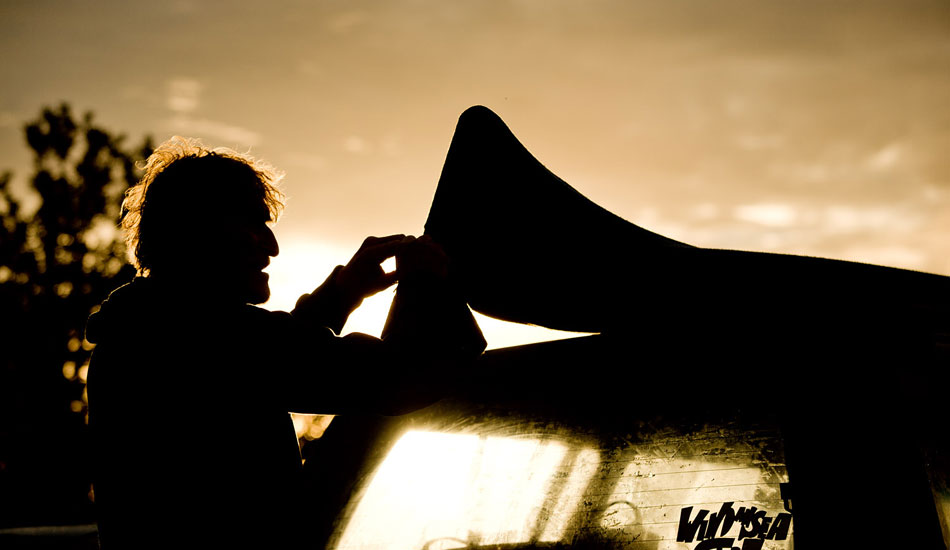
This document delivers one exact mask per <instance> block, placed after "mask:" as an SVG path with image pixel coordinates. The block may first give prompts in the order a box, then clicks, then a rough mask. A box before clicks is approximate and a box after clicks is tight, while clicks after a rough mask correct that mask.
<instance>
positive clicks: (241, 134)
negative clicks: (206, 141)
mask: <svg viewBox="0 0 950 550" xmlns="http://www.w3.org/2000/svg"><path fill="white" fill-rule="evenodd" d="M166 127H167V129H168V130H171V131H172V132H175V133H180V134H183V135H186V136H189V137H198V138H215V139H217V140H220V141H224V142H226V143H225V144H224V145H227V146H248V147H251V146H255V145H258V144H260V142H261V135H260V134H259V133H257V132H255V131H253V130H249V129H247V128H242V127H240V126H235V125H233V124H228V123H226V122H218V121H215V120H208V119H205V118H191V117H188V116H186V115H176V116H174V117H172V119H171V120H169V121H168V122H167V124H166Z"/></svg>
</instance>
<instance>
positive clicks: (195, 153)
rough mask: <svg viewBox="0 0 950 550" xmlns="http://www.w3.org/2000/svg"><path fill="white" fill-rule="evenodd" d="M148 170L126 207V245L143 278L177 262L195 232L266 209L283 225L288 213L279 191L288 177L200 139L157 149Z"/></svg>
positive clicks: (132, 190)
mask: <svg viewBox="0 0 950 550" xmlns="http://www.w3.org/2000/svg"><path fill="white" fill-rule="evenodd" d="M143 169H144V172H145V173H144V175H143V176H142V179H141V180H139V182H138V183H137V184H136V185H135V186H133V187H131V188H129V190H128V191H126V193H125V200H124V201H123V202H122V228H123V229H124V230H125V241H126V244H127V245H128V248H129V256H130V259H131V262H132V264H133V265H134V266H135V268H136V269H137V270H138V274H139V275H141V276H147V275H148V274H149V273H150V272H151V271H152V270H153V269H154V268H155V267H156V266H157V265H165V264H166V263H173V262H175V259H176V255H177V254H178V252H179V251H180V250H181V242H182V241H181V239H187V238H188V235H189V232H191V233H192V235H191V237H192V238H193V237H194V235H193V233H194V231H195V230H200V229H202V228H213V227H215V226H217V225H220V224H222V223H226V222H227V221H229V220H231V219H233V216H235V215H241V214H240V213H242V212H244V213H246V212H248V211H249V209H256V210H261V209H266V215H267V216H269V219H270V220H271V221H277V218H278V217H279V216H280V213H281V211H282V210H283V208H284V195H283V193H281V191H280V189H278V184H279V183H280V180H281V179H282V178H283V173H282V172H278V171H277V170H275V169H274V168H273V167H272V166H270V165H269V164H267V163H265V162H263V161H260V160H258V159H255V158H253V157H251V156H250V155H247V154H242V153H238V152H236V151H233V150H231V149H227V148H214V149H211V148H208V147H206V146H204V145H203V144H202V143H201V141H200V140H198V139H194V138H185V137H181V136H175V137H172V138H171V139H169V140H168V141H166V142H165V143H162V144H161V145H159V146H158V147H157V148H156V149H155V152H154V153H152V154H151V155H150V156H149V157H148V159H147V160H146V161H145V164H144V166H143ZM261 211H262V210H261ZM186 222H192V223H193V224H197V227H195V226H194V225H192V226H191V227H188V226H186Z"/></svg>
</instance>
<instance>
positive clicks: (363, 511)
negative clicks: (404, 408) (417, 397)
mask: <svg viewBox="0 0 950 550" xmlns="http://www.w3.org/2000/svg"><path fill="white" fill-rule="evenodd" d="M510 427H511V426H508V427H507V429H509V430H510ZM523 428H524V433H525V435H524V436H510V437H487V436H480V435H478V434H460V433H454V434H453V433H439V432H434V431H433V432H424V431H411V432H408V433H406V434H404V435H403V436H402V437H401V438H400V439H399V440H398V442H397V443H396V444H395V445H394V447H393V448H392V450H391V451H390V452H389V454H388V456H387V457H386V459H385V460H384V461H383V462H382V463H381V465H380V466H379V468H378V469H377V470H376V473H375V474H374V477H373V478H372V479H371V480H370V482H369V483H368V484H367V486H366V489H365V490H364V492H363V496H362V497H361V499H359V500H354V501H353V502H354V503H355V504H354V505H352V507H351V508H350V509H349V511H347V513H346V514H345V516H344V517H343V519H342V521H341V523H340V527H341V528H342V529H341V531H340V532H342V535H341V536H340V537H339V538H338V539H337V541H338V543H337V544H331V545H330V546H329V547H330V548H335V549H337V550H344V549H345V550H381V549H394V550H395V549H401V550H405V549H409V550H411V549H426V550H449V549H452V548H462V547H471V548H476V547H477V548H497V547H500V546H502V545H508V546H517V547H523V548H533V547H537V545H545V544H552V543H558V544H569V545H574V544H580V545H581V546H585V545H588V546H591V545H592V546H605V547H612V548H621V547H623V548H632V549H633V548H637V549H639V548H649V549H650V550H660V549H665V548H682V547H683V546H681V543H679V542H677V529H678V524H679V521H680V519H681V513H682V512H683V511H687V512H689V510H695V511H693V512H689V513H691V514H697V513H699V510H701V509H705V510H707V512H712V511H717V510H719V509H720V507H721V506H727V507H732V509H733V510H736V511H738V510H739V509H740V508H742V507H745V509H751V508H752V507H756V508H757V509H758V510H761V511H763V512H766V513H767V514H768V515H769V516H770V517H773V518H774V517H778V514H780V513H783V512H785V508H784V503H783V500H782V498H781V495H780V488H779V485H780V484H781V483H783V482H787V481H788V474H787V471H786V468H785V464H784V453H783V452H782V450H781V448H780V440H779V439H777V437H776V435H775V434H774V433H772V432H769V431H767V430H763V431H756V430H738V431H737V430H732V429H728V428H725V427H713V428H710V427H704V428H702V429H699V430H697V431H692V432H688V433H673V434H660V433H657V434H654V435H653V436H651V437H648V438H646V439H642V440H639V441H636V442H631V441H629V440H625V441H624V442H622V443H621V444H619V445H618V444H616V443H609V444H607V446H603V445H604V442H603V441H602V440H597V441H595V440H588V439H586V438H585V439H583V440H580V439H577V437H579V436H581V433H582V432H579V433H570V431H561V432H558V433H557V435H555V434H554V433H548V434H547V435H545V436H540V435H538V432H537V431H536V428H535V427H533V426H530V425H528V424H525V425H524V426H523ZM548 429H549V428H548ZM493 433H498V432H497V431H494V432H493ZM507 433H512V432H510V431H508V432H507ZM514 433H517V432H514ZM581 437H583V436H581ZM581 441H585V443H583V444H582V443H580V442H581ZM591 444H593V446H589V445H591ZM687 508H688V509H689V510H687ZM740 523H741V522H740ZM739 530H740V525H739V523H736V524H733V525H732V526H731V527H728V528H727V531H728V533H726V532H723V533H720V534H719V536H735V535H736V534H738V531H739ZM793 531H794V526H792V525H787V526H786V530H785V532H784V534H783V533H781V532H780V531H777V532H776V536H777V538H776V539H775V540H770V541H769V544H768V545H766V546H765V548H773V549H780V548H790V547H791V545H792V533H793ZM709 536H714V535H709ZM762 536H764V533H763V535H762ZM693 542H698V539H697V540H696V541H693Z"/></svg>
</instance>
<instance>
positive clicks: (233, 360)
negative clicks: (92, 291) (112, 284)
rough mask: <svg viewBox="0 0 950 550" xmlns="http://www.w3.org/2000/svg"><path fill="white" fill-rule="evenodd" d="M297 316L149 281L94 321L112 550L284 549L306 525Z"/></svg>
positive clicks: (99, 446) (100, 449)
mask: <svg viewBox="0 0 950 550" xmlns="http://www.w3.org/2000/svg"><path fill="white" fill-rule="evenodd" d="M196 296H197V295H196ZM179 304H180V305H179ZM289 317H290V316H289V315H287V314H280V313H270V312H267V311H264V310H261V309H258V308H255V307H253V306H246V305H245V306H230V307H221V305H220V304H209V303H200V301H199V302H198V303H195V304H188V303H183V302H182V301H181V300H180V299H176V297H174V296H172V295H171V294H170V293H169V292H167V291H165V289H161V288H160V287H158V285H155V284H154V283H152V282H151V281H149V280H147V279H137V280H136V282H135V283H133V284H131V285H128V286H127V287H123V288H122V289H120V290H119V291H117V292H116V293H114V294H113V296H112V297H111V298H110V300H109V301H108V302H107V303H106V304H105V305H104V307H103V309H102V310H101V312H100V313H99V314H97V315H95V316H94V317H93V319H92V320H91V321H90V327H89V337H90V338H91V339H92V340H94V341H96V342H97V348H96V351H95V353H94V358H93V360H92V363H91V365H90V373H89V386H88V387H89V395H90V411H89V414H90V426H91V429H92V432H93V437H94V438H95V445H94V448H95V449H96V457H95V459H96V460H95V462H96V464H97V467H96V471H95V493H96V505H97V508H98V510H99V516H100V521H99V529H100V539H101V541H102V543H103V545H104V547H105V548H109V547H131V546H135V547H142V546H155V547H159V546H164V545H166V544H169V543H174V544H176V545H181V543H182V541H188V542H189V543H192V544H194V545H195V546H198V545H202V544H206V543H208V544H210V543H213V544H214V545H215V546H218V545H220V544H221V543H223V542H226V541H229V540H235V541H237V540H240V541H242V542H245V543H246V542H250V541H254V540H255V539H259V538H260V539H262V540H261V542H263V541H264V540H267V541H268V546H273V543H274V542H276V541H277V540H279V538H280V537H281V536H287V535H289V534H291V533H293V530H294V529H295V528H296V527H299V526H295V523H296V522H295V519H294V516H295V514H297V513H299V511H300V499H299V496H298V495H297V493H296V491H297V490H298V488H299V480H298V477H299V475H300V470H301V467H300V456H299V452H298V449H297V447H296V444H295V442H296V439H295V436H294V430H293V424H292V422H291V419H290V416H289V414H288V410H289V409H288V405H287V403H286V402H285V401H284V400H282V399H281V395H282V393H281V389H282V388H281V386H284V385H286V384H288V383H291V382H292V381H291V380H287V379H286V377H285V374H286V372H285V371H283V370H279V369H280V365H281V364H283V363H286V362H287V361H288V358H287V357H283V356H282V354H285V353H292V352H293V350H288V349H286V347H285V346H282V345H281V339H282V338H283V336H282V335H281V333H282V332H285V331H286V329H287V327H286V325H287V324H288V323H289V322H290V321H291V320H290V319H289ZM324 332H327V333H328V332H329V331H326V329H324ZM316 336H317V337H316V338H315V343H317V342H319V340H320V338H319V336H320V333H319V331H317V334H316ZM328 337H331V338H332V335H328ZM317 347H319V346H317ZM195 527H197V529H196V528H195ZM195 534H203V535H204V536H207V537H210V538H211V539H212V540H207V541H201V540H198V539H195V538H194V535H195ZM114 543H115V544H114Z"/></svg>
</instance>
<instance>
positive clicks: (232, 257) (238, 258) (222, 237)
mask: <svg viewBox="0 0 950 550" xmlns="http://www.w3.org/2000/svg"><path fill="white" fill-rule="evenodd" d="M269 223H270V214H269V213H268V211H267V208H266V207H265V206H264V205H263V204H259V205H257V207H256V208H255V207H253V206H250V205H249V206H248V207H247V208H241V209H240V210H239V211H237V212H227V213H225V215H224V216H222V219H220V220H219V221H218V222H217V228H216V229H214V230H213V236H212V237H211V239H210V242H209V244H210V247H211V248H210V250H209V251H208V256H207V257H206V259H205V261H204V262H205V266H204V269H206V270H207V271H208V272H209V273H212V274H213V278H212V280H213V281H215V282H216V283H218V284H220V285H221V287H222V290H225V291H226V292H227V293H228V294H229V295H233V297H234V298H240V300H241V301H242V302H243V303H248V304H262V303H264V302H266V301H267V300H268V298H270V287H269V285H268V279H269V277H268V275H267V273H264V271H263V270H264V269H265V268H266V267H267V266H268V265H269V264H270V258H271V257H273V256H277V254H278V253H279V251H280V249H279V247H278V245H277V238H276V237H275V236H274V232H273V231H272V230H271V228H270V226H269Z"/></svg>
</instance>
